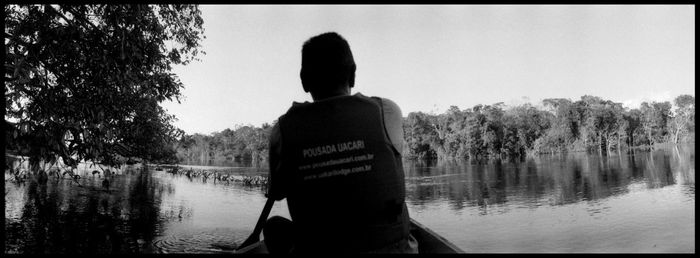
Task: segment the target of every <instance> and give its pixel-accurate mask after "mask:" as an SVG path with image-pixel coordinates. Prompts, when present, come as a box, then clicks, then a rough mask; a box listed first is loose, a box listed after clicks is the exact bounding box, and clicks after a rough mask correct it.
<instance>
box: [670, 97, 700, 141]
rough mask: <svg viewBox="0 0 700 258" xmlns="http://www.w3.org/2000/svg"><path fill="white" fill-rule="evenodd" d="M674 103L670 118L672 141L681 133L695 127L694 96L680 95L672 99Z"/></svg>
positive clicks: (691, 130) (690, 130)
mask: <svg viewBox="0 0 700 258" xmlns="http://www.w3.org/2000/svg"><path fill="white" fill-rule="evenodd" d="M673 103H674V104H675V105H676V109H675V116H674V118H673V119H672V120H671V128H672V130H673V143H678V140H679V139H680V137H681V136H682V135H683V134H686V133H688V132H693V131H694V129H695V128H694V127H695V121H694V120H695V97H693V96H691V95H680V96H678V97H676V99H674V100H673Z"/></svg>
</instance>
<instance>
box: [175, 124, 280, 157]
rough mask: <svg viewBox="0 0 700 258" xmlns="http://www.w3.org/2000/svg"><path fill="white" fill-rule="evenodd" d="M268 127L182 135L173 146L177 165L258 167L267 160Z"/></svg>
mask: <svg viewBox="0 0 700 258" xmlns="http://www.w3.org/2000/svg"><path fill="white" fill-rule="evenodd" d="M271 129H272V128H271V126H270V125H269V124H267V123H265V124H263V125H262V127H255V126H252V125H246V126H236V127H235V128H234V129H233V130H231V129H228V128H227V129H225V130H223V131H221V132H215V133H212V134H210V135H204V134H198V133H197V134H193V135H189V134H188V135H185V136H183V137H182V138H181V139H180V141H178V142H177V143H176V150H177V158H178V160H179V161H180V162H181V163H183V162H184V163H191V162H195V163H199V164H207V162H209V161H239V162H248V161H250V162H252V164H253V165H255V166H258V165H259V164H263V163H264V161H266V160H267V156H268V153H267V152H268V144H269V141H268V138H269V135H270V130H271Z"/></svg>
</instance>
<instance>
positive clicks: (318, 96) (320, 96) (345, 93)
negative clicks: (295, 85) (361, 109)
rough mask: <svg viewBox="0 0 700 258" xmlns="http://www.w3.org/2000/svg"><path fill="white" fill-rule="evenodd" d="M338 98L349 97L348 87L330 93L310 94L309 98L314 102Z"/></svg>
mask: <svg viewBox="0 0 700 258" xmlns="http://www.w3.org/2000/svg"><path fill="white" fill-rule="evenodd" d="M340 96H350V87H342V88H340V89H338V90H335V91H330V92H311V98H312V99H313V100H314V102H316V101H321V100H324V99H329V98H333V97H340Z"/></svg>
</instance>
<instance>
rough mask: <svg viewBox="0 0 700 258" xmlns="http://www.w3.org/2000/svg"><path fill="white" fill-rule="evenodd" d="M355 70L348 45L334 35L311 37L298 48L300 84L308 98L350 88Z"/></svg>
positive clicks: (353, 80) (353, 82) (341, 38)
mask: <svg viewBox="0 0 700 258" xmlns="http://www.w3.org/2000/svg"><path fill="white" fill-rule="evenodd" d="M355 69H356V66H355V60H354V59H353V57H352V52H351V51H350V45H348V42H347V41H345V39H344V38H343V37H341V36H340V35H338V34H337V33H335V32H327V33H323V34H321V35H318V36H315V37H312V38H310V39H309V40H307V41H306V42H305V43H304V46H303V47H302V49H301V73H300V76H301V84H302V85H303V87H304V91H305V92H311V94H312V95H319V96H321V95H324V96H326V95H333V93H334V92H339V91H342V90H344V89H346V88H347V89H349V88H352V87H353V86H354V85H355ZM314 99H315V97H314Z"/></svg>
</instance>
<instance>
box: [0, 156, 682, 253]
mask: <svg viewBox="0 0 700 258" xmlns="http://www.w3.org/2000/svg"><path fill="white" fill-rule="evenodd" d="M404 167H405V172H406V185H407V193H406V202H407V205H408V208H409V212H410V216H411V217H412V218H414V219H416V220H417V221H419V222H421V223H422V224H424V225H426V226H428V227H430V228H431V229H433V230H434V231H436V232H437V233H439V234H441V235H442V236H444V237H445V238H447V239H448V240H450V241H452V242H453V243H454V244H456V245H457V246H459V247H460V248H462V249H463V250H464V251H466V252H476V253H481V252H488V253H494V252H495V253H502V252H505V253H510V252H535V253H548V252H586V253H597V252H633V253H634V252H645V253H646V252H674V253H675V252H681V253H694V252H695V147H694V145H688V146H678V147H667V148H660V149H656V150H653V151H635V152H634V153H624V152H623V153H619V154H618V153H612V154H610V155H607V156H599V155H592V154H582V153H575V154H568V155H558V156H542V157H537V158H528V159H524V160H522V161H517V162H498V161H492V162H489V163H485V164H470V163H469V162H438V163H425V162H406V163H405V164H404ZM196 168H198V169H214V167H208V166H198V167H196ZM216 169H219V170H221V171H225V172H226V173H234V174H250V175H258V174H261V173H263V174H264V173H266V171H267V170H266V169H264V168H263V169H260V168H246V167H228V168H221V167H217V168H216ZM5 178H6V182H5V253H227V252H230V249H231V248H234V247H235V246H236V244H237V243H241V242H242V241H243V240H245V238H246V237H248V234H250V232H251V231H252V229H253V227H254V225H255V222H256V221H257V217H258V216H259V214H260V211H261V210H262V207H263V205H264V203H265V197H264V191H265V189H264V187H262V186H251V185H244V184H241V183H238V182H230V183H221V182H216V181H212V180H204V179H203V178H188V177H186V176H181V175H173V174H170V173H166V172H163V171H154V170H153V169H150V170H149V169H143V168H140V167H130V168H125V169H123V170H121V171H120V172H118V173H117V174H116V175H113V176H111V177H110V180H111V187H110V188H109V190H107V189H105V188H103V187H102V186H101V182H102V180H103V176H102V175H95V176H93V175H91V174H90V173H87V171H85V172H83V174H82V177H81V178H80V179H79V180H78V182H77V183H76V182H74V181H73V180H69V179H67V178H66V179H56V178H51V179H50V180H49V181H48V182H47V184H46V185H42V184H38V183H36V182H35V181H33V180H28V181H26V182H24V183H17V182H15V181H14V180H12V179H9V178H10V177H8V175H7V174H6V176H5ZM78 183H80V185H78ZM271 214H272V215H280V216H284V217H289V213H288V212H287V207H286V202H285V201H280V202H277V203H275V206H274V207H273V210H272V212H271Z"/></svg>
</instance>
